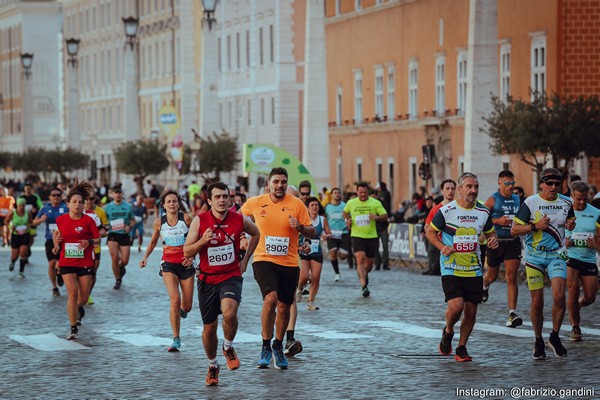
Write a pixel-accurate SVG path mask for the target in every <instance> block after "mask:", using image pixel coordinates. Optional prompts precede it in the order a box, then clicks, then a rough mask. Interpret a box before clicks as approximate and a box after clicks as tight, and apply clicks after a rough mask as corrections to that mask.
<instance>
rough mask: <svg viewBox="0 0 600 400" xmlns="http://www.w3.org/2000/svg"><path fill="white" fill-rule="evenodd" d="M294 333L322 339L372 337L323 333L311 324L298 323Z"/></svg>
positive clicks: (330, 331)
mask: <svg viewBox="0 0 600 400" xmlns="http://www.w3.org/2000/svg"><path fill="white" fill-rule="evenodd" d="M296 332H299V333H301V334H302V335H310V336H317V337H320V338H323V339H365V338H372V337H373V336H372V335H363V334H359V333H350V332H340V331H334V330H327V331H324V330H323V328H322V327H320V326H317V325H312V324H303V323H301V322H298V324H297V326H296Z"/></svg>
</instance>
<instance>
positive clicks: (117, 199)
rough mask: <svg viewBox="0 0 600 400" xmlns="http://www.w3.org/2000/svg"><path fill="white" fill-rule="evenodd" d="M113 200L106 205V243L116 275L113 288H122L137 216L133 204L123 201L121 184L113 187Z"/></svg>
mask: <svg viewBox="0 0 600 400" xmlns="http://www.w3.org/2000/svg"><path fill="white" fill-rule="evenodd" d="M112 193H113V201H112V202H111V203H108V204H107V205H106V206H105V207H104V211H105V212H106V218H107V219H108V226H107V227H106V228H107V230H108V238H107V239H106V244H107V246H108V251H109V252H110V259H111V261H112V270H113V274H114V276H115V286H114V287H113V289H120V288H121V283H122V281H123V276H125V273H126V272H127V270H126V269H125V267H126V266H127V264H128V263H129V255H130V250H131V239H130V237H129V233H130V232H131V230H132V229H133V228H134V226H135V217H134V215H133V208H132V207H131V204H129V203H127V202H126V201H123V189H122V188H121V186H115V187H113V188H112Z"/></svg>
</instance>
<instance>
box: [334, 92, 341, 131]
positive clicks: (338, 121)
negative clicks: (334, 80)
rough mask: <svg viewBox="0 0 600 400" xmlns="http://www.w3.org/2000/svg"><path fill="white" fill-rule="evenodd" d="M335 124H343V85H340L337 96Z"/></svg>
mask: <svg viewBox="0 0 600 400" xmlns="http://www.w3.org/2000/svg"><path fill="white" fill-rule="evenodd" d="M335 124H336V125H337V126H341V125H342V87H341V86H338V87H337V90H336V98H335Z"/></svg>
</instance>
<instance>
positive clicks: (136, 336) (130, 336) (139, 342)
mask: <svg viewBox="0 0 600 400" xmlns="http://www.w3.org/2000/svg"><path fill="white" fill-rule="evenodd" d="M102 336H105V337H107V338H110V339H114V340H118V341H119V342H125V343H128V344H131V345H133V346H137V347H148V346H169V345H170V344H171V342H172V339H169V338H165V337H162V336H152V335H147V334H140V333H120V332H104V333H102Z"/></svg>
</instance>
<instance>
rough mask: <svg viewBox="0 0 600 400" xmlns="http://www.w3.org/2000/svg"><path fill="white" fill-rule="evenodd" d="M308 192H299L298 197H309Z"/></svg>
mask: <svg viewBox="0 0 600 400" xmlns="http://www.w3.org/2000/svg"><path fill="white" fill-rule="evenodd" d="M309 195H310V192H300V196H309Z"/></svg>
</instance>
